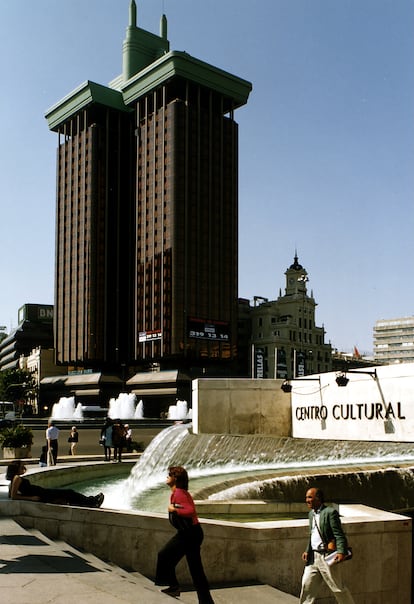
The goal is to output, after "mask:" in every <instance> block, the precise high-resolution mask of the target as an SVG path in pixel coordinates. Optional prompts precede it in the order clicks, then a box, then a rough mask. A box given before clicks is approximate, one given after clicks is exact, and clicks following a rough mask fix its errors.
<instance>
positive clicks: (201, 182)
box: [46, 0, 251, 373]
mask: <svg viewBox="0 0 414 604" xmlns="http://www.w3.org/2000/svg"><path fill="white" fill-rule="evenodd" d="M250 91H251V84H250V83H249V82H247V81H246V80H243V79H241V78H238V77H236V76H234V75H231V74H230V73H227V72H225V71H223V70H221V69H218V68H216V67H213V66H211V65H209V64H207V63H205V62H203V61H200V60H198V59H195V58H194V57H192V56H190V55H189V54H187V53H185V52H178V51H172V50H170V44H169V41H168V39H167V19H166V17H165V16H164V15H163V16H162V18H161V24H160V35H154V34H152V33H150V32H148V31H145V30H144V29H141V28H140V27H138V26H137V8H136V4H135V1H134V0H131V2H130V7H129V25H128V27H127V31H126V38H125V41H124V45H123V70H122V74H121V75H120V76H119V77H117V78H116V79H114V80H113V81H112V82H110V83H109V85H107V86H103V85H101V84H97V83H94V82H92V81H87V82H85V83H84V84H82V85H81V86H80V87H78V88H77V89H76V90H74V91H72V92H71V93H70V94H68V95H67V96H66V97H65V98H64V99H62V100H61V101H59V102H58V103H57V104H56V105H55V106H54V107H52V108H51V109H50V110H49V111H48V112H47V113H46V118H47V121H48V125H49V128H50V129H51V130H53V131H54V132H56V133H57V134H58V153H57V212H56V271H55V348H56V360H57V362H58V363H61V364H66V365H70V366H73V367H77V368H85V369H86V368H89V369H92V370H96V369H100V370H102V371H105V370H110V371H117V370H120V368H121V367H123V368H125V367H128V368H131V369H139V368H146V367H148V366H150V365H152V364H154V363H157V364H159V365H160V366H161V367H162V368H181V369H190V368H192V367H198V368H200V367H204V368H205V367H208V366H211V367H216V368H219V367H223V365H224V366H225V367H227V369H230V367H231V366H232V363H233V362H235V361H236V359H237V299H238V126H237V123H236V122H235V120H234V112H235V110H236V109H237V108H238V107H240V106H242V105H244V104H245V103H246V102H247V99H248V96H249V93H250ZM229 373H231V372H229Z"/></svg>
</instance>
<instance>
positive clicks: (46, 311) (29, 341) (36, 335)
mask: <svg viewBox="0 0 414 604" xmlns="http://www.w3.org/2000/svg"><path fill="white" fill-rule="evenodd" d="M37 346H40V347H42V348H46V349H47V348H53V305H51V304H24V305H23V306H21V307H20V308H19V310H18V326H17V327H16V329H14V330H13V331H12V332H11V333H10V334H9V335H8V336H6V337H5V338H4V339H3V340H2V341H1V342H0V371H4V370H6V369H18V368H19V361H20V357H21V356H22V355H24V356H26V355H29V354H30V353H31V351H32V349H33V348H35V347H37Z"/></svg>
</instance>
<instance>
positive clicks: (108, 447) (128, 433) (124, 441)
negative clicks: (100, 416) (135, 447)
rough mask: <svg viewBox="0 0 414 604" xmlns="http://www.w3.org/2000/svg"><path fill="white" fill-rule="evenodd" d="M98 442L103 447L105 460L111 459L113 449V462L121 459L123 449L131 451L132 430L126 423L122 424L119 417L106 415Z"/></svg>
mask: <svg viewBox="0 0 414 604" xmlns="http://www.w3.org/2000/svg"><path fill="white" fill-rule="evenodd" d="M99 442H100V444H101V445H102V446H103V448H104V459H105V461H111V454H112V449H113V458H112V461H113V462H114V463H116V462H121V461H122V452H123V450H124V449H126V450H127V451H131V443H132V430H131V428H130V427H129V425H128V424H123V423H122V422H121V420H120V419H115V420H113V419H111V418H110V417H107V418H106V420H105V424H104V425H103V428H102V430H101V437H100V439H99Z"/></svg>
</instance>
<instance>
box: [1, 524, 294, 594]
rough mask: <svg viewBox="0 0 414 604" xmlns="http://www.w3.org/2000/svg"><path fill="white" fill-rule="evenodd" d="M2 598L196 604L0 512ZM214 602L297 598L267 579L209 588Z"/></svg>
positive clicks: (136, 574) (188, 592)
mask: <svg viewBox="0 0 414 604" xmlns="http://www.w3.org/2000/svg"><path fill="white" fill-rule="evenodd" d="M0 543H1V557H0V575H2V576H1V580H0V583H1V602H2V604H16V602H18V603H19V604H44V603H45V602H49V603H50V602H53V604H68V602H76V604H123V603H125V604H132V603H134V604H135V603H138V604H163V602H164V604H168V602H170V603H171V602H172V601H173V599H174V600H175V601H176V602H184V603H186V604H196V603H197V595H196V593H195V592H193V591H185V592H183V593H182V595H181V597H180V598H178V599H175V598H171V597H169V596H166V595H164V594H162V593H160V592H159V591H158V588H156V587H155V586H154V584H153V583H152V582H151V581H150V580H149V579H147V578H145V577H143V576H142V575H139V573H128V572H126V571H124V570H122V569H120V568H118V567H117V566H114V565H112V564H108V563H106V562H103V561H101V560H99V559H98V558H96V557H95V556H93V555H91V554H87V553H84V552H80V551H78V550H76V549H75V548H73V547H71V546H70V545H68V544H67V543H61V542H53V541H50V540H49V539H48V538H47V537H45V536H44V535H42V534H41V533H39V532H38V531H32V530H30V531H28V530H25V529H23V528H22V527H21V526H19V525H18V524H17V523H16V522H14V520H10V519H8V518H4V517H3V518H0ZM212 595H213V598H214V601H215V602H216V604H251V603H252V602H255V601H256V602H260V604H293V603H294V602H297V601H298V600H297V599H296V598H294V597H293V596H290V595H288V594H283V593H282V592H280V591H278V590H276V589H273V588H271V587H269V586H267V585H252V586H245V587H229V588H223V589H212Z"/></svg>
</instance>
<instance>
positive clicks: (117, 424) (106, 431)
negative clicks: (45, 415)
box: [39, 417, 132, 466]
mask: <svg viewBox="0 0 414 604" xmlns="http://www.w3.org/2000/svg"><path fill="white" fill-rule="evenodd" d="M59 432H60V431H59V428H58V427H57V426H56V424H55V422H54V421H53V420H49V422H48V426H47V428H46V444H45V445H44V446H43V447H42V452H41V455H40V460H39V463H40V465H41V466H55V465H56V462H57V458H58V452H59ZM99 442H100V444H101V445H102V446H103V449H104V459H105V461H111V458H112V460H113V461H114V462H121V461H122V453H123V451H124V450H126V451H128V452H130V451H132V430H131V428H130V426H129V425H128V424H123V423H122V421H121V420H120V419H115V420H113V419H111V418H110V417H107V418H106V420H105V424H104V426H103V428H102V429H101V433H100V439H99ZM68 443H69V455H76V453H77V447H78V443H79V432H78V430H77V428H76V426H72V428H71V431H70V434H69V437H68Z"/></svg>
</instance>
